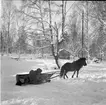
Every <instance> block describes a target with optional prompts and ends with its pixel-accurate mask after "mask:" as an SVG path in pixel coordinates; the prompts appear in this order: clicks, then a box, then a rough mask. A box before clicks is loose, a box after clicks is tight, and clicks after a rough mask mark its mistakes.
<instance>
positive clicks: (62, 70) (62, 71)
mask: <svg viewBox="0 0 106 105" xmlns="http://www.w3.org/2000/svg"><path fill="white" fill-rule="evenodd" d="M63 74H64V69H63V67H62V68H61V71H60V78H61V77H62V76H63Z"/></svg>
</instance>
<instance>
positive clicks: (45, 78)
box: [16, 72, 55, 86]
mask: <svg viewBox="0 0 106 105" xmlns="http://www.w3.org/2000/svg"><path fill="white" fill-rule="evenodd" d="M53 74H55V72H52V73H42V74H41V81H40V83H46V82H50V81H51V79H52V76H53ZM27 84H31V83H30V79H29V74H17V75H16V85H19V86H21V85H27Z"/></svg>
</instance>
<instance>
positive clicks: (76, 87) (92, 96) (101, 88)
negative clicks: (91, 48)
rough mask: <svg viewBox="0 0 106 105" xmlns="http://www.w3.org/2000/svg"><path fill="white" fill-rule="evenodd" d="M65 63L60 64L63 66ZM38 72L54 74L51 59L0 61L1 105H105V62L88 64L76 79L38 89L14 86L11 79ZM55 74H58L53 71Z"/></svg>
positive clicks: (58, 79)
mask: <svg viewBox="0 0 106 105" xmlns="http://www.w3.org/2000/svg"><path fill="white" fill-rule="evenodd" d="M65 62H67V60H60V61H59V63H60V65H63V64H64V63H65ZM38 67H40V68H42V69H43V72H46V71H47V72H50V71H56V70H55V69H54V68H55V67H56V65H55V62H54V60H52V59H36V60H35V59H31V60H28V59H27V60H19V61H16V60H14V59H11V58H8V57H6V56H4V57H2V58H1V105H106V62H102V63H99V64H96V63H89V64H88V65H87V66H86V67H84V68H82V69H81V70H80V73H79V78H76V77H74V78H73V79H72V78H71V75H72V72H70V73H68V76H69V77H70V78H69V79H66V80H64V79H60V78H59V77H57V78H54V79H52V81H51V82H50V83H44V84H41V85H27V86H16V85H15V83H16V78H15V75H16V74H17V73H28V72H29V71H30V70H31V69H36V68H38ZM57 71H59V70H57Z"/></svg>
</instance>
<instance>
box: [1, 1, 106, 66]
mask: <svg viewBox="0 0 106 105" xmlns="http://www.w3.org/2000/svg"><path fill="white" fill-rule="evenodd" d="M1 3H2V11H1V13H2V15H1V26H0V38H1V40H0V43H1V44H0V52H1V54H2V55H3V54H4V53H5V54H7V55H9V54H12V53H16V54H18V55H19V57H20V55H21V54H34V55H36V54H40V55H41V56H42V57H43V56H44V55H45V54H48V55H52V56H53V57H54V58H55V61H56V63H57V65H58V59H59V51H60V50H61V49H65V50H66V51H68V52H69V53H70V56H72V57H77V56H84V57H85V56H86V57H88V58H92V57H96V58H100V59H106V1H67V0H63V1H52V0H49V1H48V0H20V6H17V5H18V4H16V3H15V2H14V0H2V1H1ZM58 67H59V65H58Z"/></svg>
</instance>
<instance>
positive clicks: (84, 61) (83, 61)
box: [80, 58, 87, 66]
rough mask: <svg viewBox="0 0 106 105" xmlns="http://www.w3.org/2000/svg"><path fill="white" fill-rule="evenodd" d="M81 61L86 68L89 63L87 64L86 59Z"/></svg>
mask: <svg viewBox="0 0 106 105" xmlns="http://www.w3.org/2000/svg"><path fill="white" fill-rule="evenodd" d="M80 59H81V61H82V64H83V65H84V66H86V65H87V63H86V58H80Z"/></svg>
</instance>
